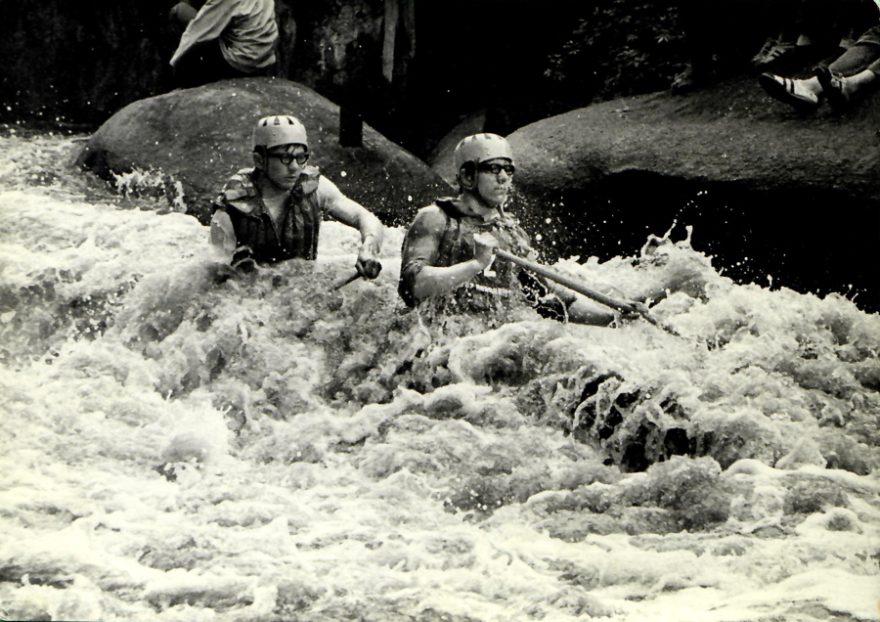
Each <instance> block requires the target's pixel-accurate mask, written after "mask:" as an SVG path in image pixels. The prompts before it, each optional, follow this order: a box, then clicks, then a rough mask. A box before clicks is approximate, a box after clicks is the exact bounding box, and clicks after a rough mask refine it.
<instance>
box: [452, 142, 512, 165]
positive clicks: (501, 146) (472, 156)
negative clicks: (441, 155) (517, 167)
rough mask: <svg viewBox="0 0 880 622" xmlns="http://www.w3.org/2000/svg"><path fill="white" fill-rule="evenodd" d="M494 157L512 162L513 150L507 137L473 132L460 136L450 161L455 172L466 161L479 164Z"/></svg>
mask: <svg viewBox="0 0 880 622" xmlns="http://www.w3.org/2000/svg"><path fill="white" fill-rule="evenodd" d="M495 158H507V159H508V160H510V161H511V163H512V162H513V151H512V150H511V149H510V144H509V143H508V142H507V139H505V138H503V137H501V136H499V135H498V134H485V133H484V134H473V135H472V136H466V137H464V138H462V139H461V140H460V141H459V143H458V144H457V145H456V146H455V151H454V152H453V154H452V162H453V165H454V166H455V172H456V174H457V173H458V172H459V171H460V170H461V167H462V166H464V165H465V164H466V163H468V162H473V163H474V164H480V163H482V162H486V161H488V160H494V159H495Z"/></svg>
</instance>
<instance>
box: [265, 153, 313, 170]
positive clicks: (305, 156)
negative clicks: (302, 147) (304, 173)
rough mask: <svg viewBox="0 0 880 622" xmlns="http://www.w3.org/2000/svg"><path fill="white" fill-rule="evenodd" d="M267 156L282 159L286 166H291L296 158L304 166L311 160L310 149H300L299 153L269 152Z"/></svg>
mask: <svg viewBox="0 0 880 622" xmlns="http://www.w3.org/2000/svg"><path fill="white" fill-rule="evenodd" d="M266 155H267V156H269V157H270V158H275V159H276V160H280V161H281V163H282V164H283V165H284V166H290V165H291V163H292V162H293V161H294V160H296V163H297V164H299V165H300V166H302V165H303V164H305V163H306V162H308V160H309V155H311V154H309V152H308V151H299V152H297V153H290V152H286V151H285V152H284V153H267V154H266Z"/></svg>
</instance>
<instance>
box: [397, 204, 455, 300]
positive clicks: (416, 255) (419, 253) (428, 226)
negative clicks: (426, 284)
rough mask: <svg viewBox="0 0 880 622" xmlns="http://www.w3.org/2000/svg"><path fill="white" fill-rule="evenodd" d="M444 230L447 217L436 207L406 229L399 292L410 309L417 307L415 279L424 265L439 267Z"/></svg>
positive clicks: (425, 210) (401, 255)
mask: <svg viewBox="0 0 880 622" xmlns="http://www.w3.org/2000/svg"><path fill="white" fill-rule="evenodd" d="M445 230H446V215H445V214H444V213H443V212H442V210H441V209H440V208H438V207H433V206H431V207H426V208H424V209H422V210H420V211H419V213H418V214H416V217H415V220H413V223H412V224H411V225H410V227H409V229H408V230H407V232H406V237H404V239H403V249H402V250H401V253H400V282H399V283H398V286H397V292H398V293H399V294H400V297H401V298H402V299H403V301H404V302H405V303H406V304H407V306H410V307H413V306H415V304H416V299H415V297H414V296H413V288H414V286H415V280H416V277H417V276H418V275H419V273H420V272H421V271H422V269H423V268H424V267H425V266H435V265H437V260H438V259H439V257H440V241H441V239H442V237H443V232H444V231H445Z"/></svg>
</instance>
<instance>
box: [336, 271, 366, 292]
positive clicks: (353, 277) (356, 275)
mask: <svg viewBox="0 0 880 622" xmlns="http://www.w3.org/2000/svg"><path fill="white" fill-rule="evenodd" d="M359 278H361V273H360V272H355V273H354V274H352V275H351V276H347V277H345V278H344V279H341V280H339V281H336V283H334V284H333V290H334V291H335V290H337V289H342V288H343V287H345V286H346V285H348V284H349V283H351V282H352V281H356V280H358V279H359Z"/></svg>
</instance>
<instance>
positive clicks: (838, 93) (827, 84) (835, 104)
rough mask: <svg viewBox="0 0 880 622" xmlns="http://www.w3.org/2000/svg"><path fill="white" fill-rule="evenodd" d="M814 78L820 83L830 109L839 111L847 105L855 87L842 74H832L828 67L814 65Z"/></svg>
mask: <svg viewBox="0 0 880 622" xmlns="http://www.w3.org/2000/svg"><path fill="white" fill-rule="evenodd" d="M816 79H818V80H819V84H821V85H822V91H823V92H824V93H825V96H826V97H827V98H828V103H829V104H830V105H831V109H832V110H834V111H835V112H841V111H843V110H845V109H846V108H848V107H849V103H850V101H851V100H852V97H853V94H854V93H855V89H854V88H853V86H852V85H851V84H850V82H849V81H848V80H847V79H846V78H844V77H843V76H838V75H836V74H834V73H833V72H832V71H831V70H830V69H828V67H824V66H822V67H816Z"/></svg>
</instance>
